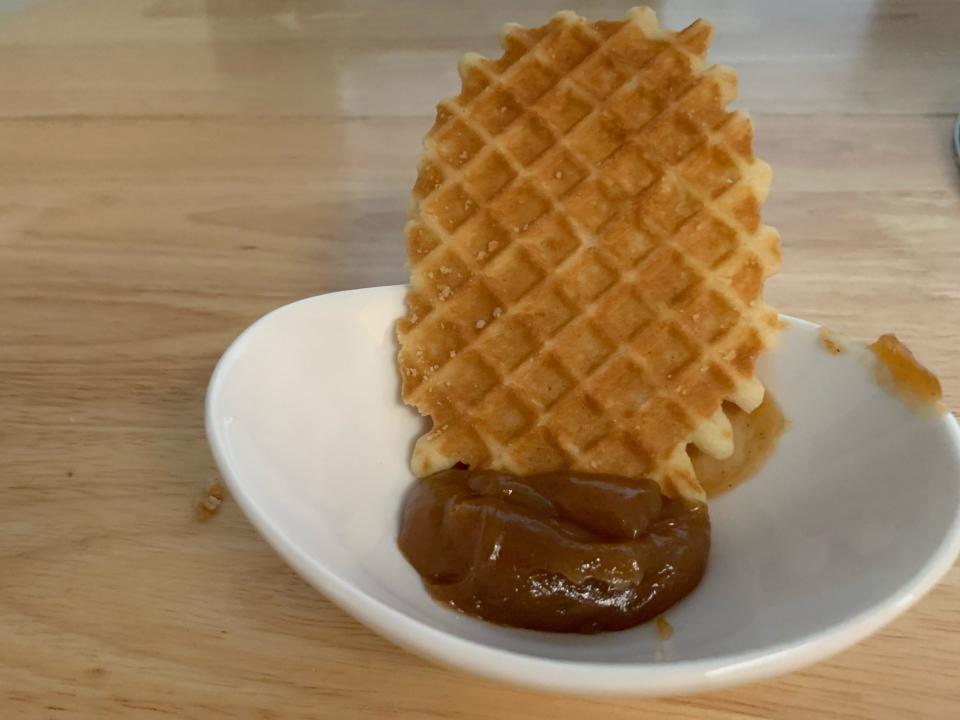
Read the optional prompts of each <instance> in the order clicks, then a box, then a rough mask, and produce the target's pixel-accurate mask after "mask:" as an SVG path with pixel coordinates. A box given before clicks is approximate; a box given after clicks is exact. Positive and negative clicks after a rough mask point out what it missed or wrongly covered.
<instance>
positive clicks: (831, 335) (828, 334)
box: [817, 327, 847, 355]
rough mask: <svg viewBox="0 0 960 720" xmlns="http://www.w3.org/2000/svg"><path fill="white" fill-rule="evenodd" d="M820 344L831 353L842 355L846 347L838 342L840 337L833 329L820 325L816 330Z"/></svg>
mask: <svg viewBox="0 0 960 720" xmlns="http://www.w3.org/2000/svg"><path fill="white" fill-rule="evenodd" d="M817 337H818V338H819V340H820V345H821V346H823V349H824V350H826V351H827V352H828V353H830V354H831V355H843V354H844V353H845V352H846V351H847V349H846V348H845V347H844V346H843V345H841V344H840V337H839V335H837V334H836V333H835V332H833V330H830V329H829V328H825V327H822V328H820V330H819V331H817Z"/></svg>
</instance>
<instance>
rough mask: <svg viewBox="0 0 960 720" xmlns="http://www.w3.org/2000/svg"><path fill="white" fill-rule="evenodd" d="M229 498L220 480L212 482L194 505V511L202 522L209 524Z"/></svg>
mask: <svg viewBox="0 0 960 720" xmlns="http://www.w3.org/2000/svg"><path fill="white" fill-rule="evenodd" d="M226 497H227V489H226V488H225V487H224V486H223V483H221V482H220V481H219V480H211V481H210V482H209V483H208V484H207V487H206V488H205V489H204V490H203V492H202V493H200V496H199V497H198V498H197V499H196V500H195V501H194V503H193V511H194V514H195V515H196V517H197V520H199V521H200V522H207V521H208V520H210V518H212V517H213V516H214V515H216V514H217V513H218V512H219V511H220V506H221V505H222V504H223V501H224V499H226Z"/></svg>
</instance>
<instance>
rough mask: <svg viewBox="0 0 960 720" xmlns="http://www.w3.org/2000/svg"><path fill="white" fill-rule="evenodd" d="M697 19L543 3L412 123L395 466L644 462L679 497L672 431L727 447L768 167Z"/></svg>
mask: <svg viewBox="0 0 960 720" xmlns="http://www.w3.org/2000/svg"><path fill="white" fill-rule="evenodd" d="M709 39H710V26H709V25H707V24H706V23H705V22H703V21H698V22H697V23H694V24H693V25H691V26H690V27H689V28H687V29H686V30H684V31H683V32H681V33H677V34H674V33H667V32H663V31H660V30H659V28H657V26H656V21H655V19H654V18H653V16H652V13H650V12H649V11H644V10H638V11H633V13H632V14H631V16H630V17H629V18H628V19H627V21H625V22H622V23H594V24H589V23H587V22H585V21H583V20H582V19H581V18H578V17H576V16H575V15H572V14H561V15H560V16H558V17H557V18H555V19H554V20H553V21H552V22H551V23H550V24H549V25H547V26H545V27H544V28H538V29H535V30H525V29H523V28H519V27H516V26H513V27H511V28H509V29H508V31H507V33H506V35H505V38H504V45H505V52H504V55H503V57H502V58H501V59H500V60H497V61H491V60H486V59H482V58H476V57H474V58H471V57H467V58H465V61H464V63H463V64H462V65H461V75H462V77H463V90H462V92H461V95H460V96H459V97H458V98H455V99H453V100H450V101H446V102H445V103H442V104H441V105H440V107H439V108H438V113H437V120H436V123H435V125H434V127H433V129H432V130H431V132H430V134H429V135H428V137H427V141H426V143H425V149H426V152H425V156H424V161H423V163H422V165H421V169H420V174H419V177H418V181H417V185H416V187H415V190H414V207H413V217H412V220H411V222H410V224H409V225H408V228H407V236H408V255H409V260H410V264H411V274H412V285H413V287H412V290H411V293H410V296H409V297H408V306H409V312H408V315H407V318H405V319H404V320H401V321H400V323H399V325H398V331H399V335H400V339H401V353H400V366H401V372H402V375H403V395H404V398H405V399H406V401H407V402H410V403H411V404H414V405H416V406H417V407H418V408H419V409H420V411H421V412H423V413H424V414H429V415H431V416H432V417H433V420H434V429H433V430H432V431H431V432H430V433H428V434H427V435H425V436H424V437H423V438H421V440H420V441H419V442H418V446H417V449H416V450H415V454H414V471H415V472H416V473H417V474H418V475H424V474H429V473H430V472H435V471H437V470H440V469H443V468H445V467H449V466H450V465H452V464H454V463H455V462H457V461H463V462H467V463H469V464H471V465H475V466H477V467H495V468H502V469H506V470H511V471H513V472H521V473H529V472H539V471H545V470H550V469H556V468H561V467H570V468H575V469H581V470H592V471H595V472H617V473H619V474H626V475H636V476H639V475H642V474H647V475H651V476H654V477H656V478H657V479H658V480H660V482H661V483H662V484H664V486H665V489H667V491H668V492H673V493H676V494H682V495H686V496H692V497H699V496H700V495H701V494H702V491H701V490H700V489H699V485H698V484H697V483H696V481H695V478H693V472H692V467H690V465H689V458H688V457H687V455H686V445H687V444H688V443H689V442H695V443H697V444H698V445H700V446H701V447H702V448H703V449H704V450H705V451H707V452H711V454H718V455H719V454H723V453H726V452H729V448H728V447H727V446H728V445H729V424H728V423H727V422H726V418H725V416H723V414H722V411H721V409H720V408H721V404H722V402H723V400H725V399H732V400H734V401H735V402H737V403H738V404H739V405H741V407H744V409H746V410H751V409H752V408H753V407H754V406H755V405H756V404H758V403H759V401H760V399H761V398H762V388H761V387H759V383H758V382H757V381H756V379H755V378H754V377H753V365H754V363H755V360H756V356H757V355H758V354H759V352H760V351H762V350H763V349H764V347H765V346H766V345H767V344H768V343H769V339H770V336H771V335H772V333H773V330H774V328H775V327H776V315H775V313H773V312H772V311H771V310H770V309H769V308H767V307H766V306H764V305H763V303H762V301H761V300H760V293H761V291H762V283H763V280H764V279H765V277H766V276H767V275H769V274H770V273H771V272H772V271H773V270H775V269H776V266H777V264H778V261H779V251H778V247H777V240H778V239H777V236H776V233H775V231H773V230H772V229H770V228H767V227H765V226H763V225H762V224H761V222H760V217H759V206H760V203H761V202H762V200H763V198H764V196H765V193H766V187H767V186H768V185H769V169H768V168H767V167H766V166H765V165H764V164H762V163H760V162H758V161H756V160H755V159H754V157H753V153H752V148H751V144H752V128H751V126H750V123H749V119H748V118H747V117H746V116H745V115H743V114H740V113H735V114H730V113H727V112H726V111H725V106H726V104H727V103H728V102H729V101H730V100H731V99H732V97H733V95H734V94H735V82H736V81H735V77H734V76H733V75H732V73H730V72H729V71H726V70H723V69H719V68H712V69H710V70H707V71H705V72H704V71H702V68H703V64H704V61H705V56H706V49H707V45H708V43H709Z"/></svg>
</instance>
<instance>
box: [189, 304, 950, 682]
mask: <svg viewBox="0 0 960 720" xmlns="http://www.w3.org/2000/svg"><path fill="white" fill-rule="evenodd" d="M403 294H404V288H403V287H399V286H396V287H382V288H370V289H366V290H353V291H348V292H343V293H336V294H332V295H323V296H320V297H315V298H311V299H309V300H304V301H302V302H298V303H294V304H292V305H288V306H286V307H283V308H281V309H279V310H277V311H275V312H273V313H271V314H269V315H267V316H266V317H264V318H263V319H261V320H260V321H258V322H257V323H255V324H254V325H253V326H252V327H251V328H250V329H248V330H247V331H246V332H245V333H243V335H241V336H240V338H239V339H237V341H236V342H235V343H234V344H233V345H232V346H231V347H230V349H229V350H228V351H227V352H226V354H225V355H224V356H223V359H222V360H221V361H220V364H219V365H218V366H217V369H216V371H215V372H214V375H213V379H212V380H211V383H210V388H209V393H208V397H207V432H208V434H209V437H210V443H211V446H212V448H213V452H214V455H215V456H216V459H217V462H218V464H219V466H220V470H221V471H222V473H223V477H224V478H225V479H226V482H227V483H228V485H229V487H230V490H231V492H232V495H233V497H234V498H235V499H236V500H237V502H238V503H239V504H240V506H241V508H242V509H243V510H244V512H245V513H246V514H247V516H248V517H249V518H250V520H251V522H252V523H253V524H254V525H255V526H256V528H257V529H258V530H259V531H260V532H261V533H262V534H263V535H264V537H266V539H267V540H268V541H269V542H270V543H271V544H272V545H273V547H274V548H276V550H277V551H278V552H279V553H280V555H281V556H283V558H284V559H286V561H287V562H289V563H290V564H291V565H292V566H293V567H294V568H295V569H296V570H297V571H298V572H299V573H300V574H301V575H302V576H303V577H304V578H306V580H307V581H309V582H310V583H311V584H313V585H314V586H315V587H316V588H317V589H319V590H320V591H322V592H323V593H324V594H325V595H327V597H329V598H330V599H331V600H333V601H334V602H336V603H337V604H338V605H340V607H342V608H343V609H344V610H346V611H347V612H349V613H350V614H351V615H353V616H354V617H356V618H357V619H358V620H360V621H361V622H364V623H366V624H367V625H368V626H370V627H371V628H373V629H374V630H376V631H377V632H379V633H381V634H382V635H384V636H385V637H387V638H389V639H391V640H393V641H394V642H396V643H398V644H399V645H402V646H404V647H406V648H409V649H410V650H412V651H414V652H417V653H419V654H422V655H425V656H428V657H431V658H434V659H435V660H438V661H440V662H442V663H446V664H449V665H453V666H456V667H458V668H462V669H464V670H468V671H471V672H475V673H478V674H481V675H484V676H487V677H491V678H496V679H499V680H503V681H507V682H510V683H514V684H518V685H524V686H529V687H533V688H538V689H542V690H550V691H559V692H565V693H590V694H602V693H607V694H609V693H618V694H635V695H641V694H646V695H666V694H675V693H687V692H693V691H699V690H705V689H709V688H717V687H721V686H726V685H732V684H735V683H741V682H745V681H748V680H754V679H757V678H763V677H769V676H772V675H775V674H778V673H782V672H786V671H788V670H792V669H795V668H798V667H801V666H803V665H806V664H808V663H811V662H813V661H815V660H819V659H821V658H824V657H826V656H828V655H831V654H832V653H835V652H837V651H839V650H841V649H842V648H845V647H847V646H849V645H851V644H853V643H855V642H857V641H858V640H860V639H861V638H863V637H865V636H867V635H868V634H870V633H872V632H873V631H875V630H876V629H878V628H879V627H880V626H881V625H883V624H884V623H886V622H888V621H890V620H891V619H893V618H894V617H895V616H896V615H898V614H900V613H902V612H903V611H904V610H906V609H907V608H908V607H909V606H910V605H911V604H912V603H914V602H915V601H916V600H917V599H918V598H919V597H920V596H921V595H923V593H925V592H926V591H927V590H929V589H930V588H931V587H932V586H933V585H934V584H935V583H936V582H937V580H938V579H939V578H940V577H941V576H942V575H943V574H944V573H945V572H946V571H947V570H948V569H949V568H950V566H951V565H952V563H953V562H954V560H955V558H956V556H957V552H958V547H960V521H958V517H960V514H958V507H960V432H958V428H957V423H956V421H955V420H954V418H953V416H951V415H946V416H943V417H939V418H938V417H928V418H921V417H918V416H917V415H915V414H914V413H912V412H911V411H910V410H908V409H906V408H905V407H904V406H903V405H902V404H901V403H900V402H899V401H898V400H897V399H895V398H893V397H891V396H890V395H888V394H886V393H885V392H884V391H882V390H881V389H880V388H879V387H878V386H877V385H876V384H875V382H874V380H873V374H872V371H871V369H870V367H869V364H870V363H869V356H868V354H867V351H866V350H864V349H863V348H862V347H860V346H851V347H850V351H849V352H848V353H847V354H844V355H840V356H834V355H830V354H828V353H827V352H826V351H824V350H823V348H822V347H821V346H820V345H819V343H818V341H817V335H816V331H817V327H816V326H815V325H812V324H810V323H807V322H804V321H802V320H792V319H789V318H787V320H788V322H789V325H790V328H789V330H788V331H787V332H786V333H784V336H783V340H782V342H781V343H780V346H779V348H778V349H777V350H776V351H774V352H772V353H770V354H769V355H768V356H767V357H765V358H764V359H763V361H762V367H761V371H760V374H761V376H762V378H763V380H764V381H765V383H766V385H767V387H768V388H770V390H771V391H772V392H773V393H774V395H775V396H776V398H777V400H778V401H779V403H780V405H781V407H782V408H783V411H784V414H785V415H786V416H787V418H788V419H789V420H790V421H791V422H792V424H793V426H792V429H791V430H790V431H789V432H788V433H786V434H785V435H784V436H783V438H782V439H781V441H780V445H779V448H778V450H777V452H776V454H775V455H774V457H773V458H772V459H771V460H770V462H769V463H768V464H767V465H766V467H764V469H763V471H762V472H761V473H760V474H759V475H757V476H756V477H754V478H753V479H751V480H750V481H749V482H747V483H746V484H744V485H743V486H741V487H739V488H737V489H736V490H734V491H733V492H730V493H728V494H727V495H725V496H723V497H721V498H718V499H717V500H715V501H713V502H712V503H711V511H710V514H711V517H712V521H713V550H712V554H711V558H710V565H709V568H708V570H707V574H706V577H705V578H704V580H703V583H702V584H701V585H700V587H699V588H697V590H696V591H695V592H694V593H693V594H692V595H690V596H689V597H688V598H687V599H685V600H683V601H682V602H680V603H679V604H678V605H677V606H675V607H674V608H673V609H671V610H670V611H669V612H668V614H667V615H668V618H669V620H670V622H671V623H672V625H673V627H674V630H675V632H674V635H673V637H672V638H671V639H670V640H669V641H663V640H660V639H659V638H658V636H657V634H656V632H655V631H654V629H653V628H652V627H650V626H641V627H639V628H635V629H632V630H627V631H621V632H616V633H608V634H601V635H594V636H569V635H555V634H549V633H539V632H533V631H524V630H516V629H510V628H503V627H498V626H494V625H490V624H487V623H484V622H480V621H477V620H474V619H471V618H469V617H465V616H462V615H459V614H457V613H456V612H453V611H451V610H448V609H446V608H444V607H441V606H440V605H438V604H436V603H435V602H434V601H432V600H431V599H430V597H429V596H428V595H427V593H426V591H425V590H424V589H423V587H422V585H421V583H420V579H419V578H418V576H417V574H416V573H415V572H414V571H413V569H412V568H411V567H410V566H409V565H408V564H407V563H406V562H405V560H404V559H403V557H402V556H401V554H400V552H399V550H398V549H397V545H396V540H395V538H396V535H397V521H398V512H399V508H400V505H401V500H402V497H403V494H404V492H405V491H406V490H407V488H408V487H409V484H410V482H411V475H410V472H409V470H408V467H407V460H408V458H409V456H410V450H411V447H412V443H413V441H414V439H415V438H416V437H417V436H418V434H419V433H420V432H421V431H422V429H423V427H424V422H423V421H422V420H421V419H420V418H419V417H418V416H417V414H416V413H415V412H414V411H413V410H411V409H409V408H407V407H404V406H403V405H402V404H401V402H400V400H399V390H398V379H397V372H396V368H395V364H394V363H395V355H396V343H395V340H394V333H393V321H394V319H395V318H396V317H398V316H399V315H400V314H401V312H402V298H403ZM238 562H242V558H240V559H238ZM317 652H322V650H321V649H320V648H318V650H317Z"/></svg>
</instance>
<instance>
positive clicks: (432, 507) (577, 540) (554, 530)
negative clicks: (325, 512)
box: [399, 469, 710, 633]
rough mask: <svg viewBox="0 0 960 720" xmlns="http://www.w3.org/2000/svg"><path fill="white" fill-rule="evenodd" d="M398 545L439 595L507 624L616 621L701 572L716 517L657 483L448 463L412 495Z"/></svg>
mask: <svg viewBox="0 0 960 720" xmlns="http://www.w3.org/2000/svg"><path fill="white" fill-rule="evenodd" d="M399 544H400V549H401V551H402V552H403V554H404V555H405V556H406V558H407V560H408V561H409V562H410V564H411V565H413V567H414V568H415V569H416V570H417V572H418V573H420V575H421V576H422V578H423V580H424V583H425V585H426V587H427V589H428V590H429V591H430V593H431V595H433V597H434V598H436V599H437V600H439V601H441V602H444V603H448V604H450V605H452V606H453V607H455V608H457V609H459V610H461V611H462V612H464V613H467V614H469V615H475V616H477V617H481V618H484V619H486V620H490V621H492V622H496V623H500V624H503V625H513V626H516V627H524V628H531V629H534V630H548V631H554V632H579V633H595V632H602V631H606V630H620V629H623V628H628V627H631V626H633V625H637V624H639V623H642V622H645V621H647V620H650V619H652V618H654V617H657V616H658V615H660V613H662V612H664V611H665V610H666V609H667V608H669V607H671V606H672V605H673V604H674V603H676V602H677V601H678V600H680V599H681V598H682V597H684V596H685V595H687V594H688V593H689V592H691V591H692V590H693V589H694V588H695V587H696V586H697V584H698V583H699V582H700V579H701V578H702V577H703V573H704V570H705V569H706V564H707V555H708V553H709V550H710V519H709V516H708V514H707V508H706V506H705V505H702V504H695V503H688V502H686V501H683V500H679V499H670V498H667V497H664V496H663V495H661V493H660V489H659V487H658V486H657V484H656V483H655V482H653V481H651V480H633V479H628V478H621V477H616V476H611V475H589V474H584V473H575V472H557V473H548V474H543V475H532V476H529V477H517V476H514V475H509V474H506V473H501V472H496V471H470V470H459V469H454V470H446V471H444V472H440V473H437V474H436V475H432V476H430V477H428V478H425V479H423V480H420V481H418V482H417V483H416V484H415V485H414V487H413V489H412V490H411V492H410V494H409V495H408V497H407V500H406V504H405V506H404V508H403V513H402V517H401V526H400V539H399Z"/></svg>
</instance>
